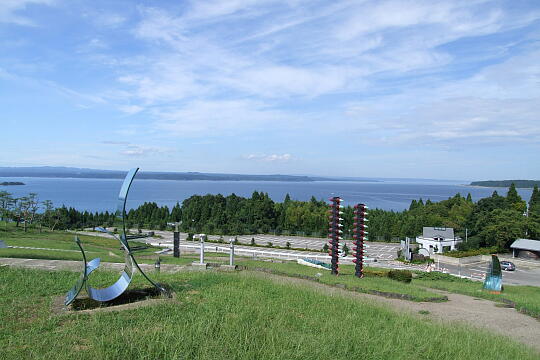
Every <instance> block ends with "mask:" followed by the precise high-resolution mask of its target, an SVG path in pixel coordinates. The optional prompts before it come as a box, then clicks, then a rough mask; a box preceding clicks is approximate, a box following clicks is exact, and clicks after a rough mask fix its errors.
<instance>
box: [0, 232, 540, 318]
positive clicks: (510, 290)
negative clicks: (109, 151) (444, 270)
mask: <svg viewBox="0 0 540 360" xmlns="http://www.w3.org/2000/svg"><path fill="white" fill-rule="evenodd" d="M73 238H74V235H73V234H71V233H67V232H62V231H55V232H41V233H40V232H38V231H36V230H30V231H28V232H26V233H25V232H23V231H22V230H18V231H15V230H14V229H13V228H12V227H11V228H8V231H5V230H4V227H3V226H0V240H3V241H4V242H5V243H6V244H8V245H12V246H29V247H40V248H51V249H57V250H32V249H16V248H9V249H0V257H19V258H34V259H60V260H77V261H78V260H81V254H80V253H79V252H78V247H77V245H76V244H75V242H74V241H73ZM80 238H81V241H82V243H83V246H84V248H85V251H86V252H87V253H88V258H95V257H100V258H101V260H102V261H105V262H123V261H124V258H123V252H122V251H121V250H120V249H119V244H118V241H117V240H115V239H112V238H110V237H96V236H84V235H83V236H80ZM58 250H75V251H69V252H68V251H58ZM157 250H159V248H153V247H150V248H148V249H146V250H142V251H138V252H136V254H135V255H136V258H137V260H138V261H139V262H140V263H154V262H155V260H156V259H157V255H156V254H155V251H157ZM160 259H161V262H162V263H164V264H178V265H186V264H189V263H191V262H193V261H194V260H197V259H198V255H197V254H190V255H188V254H183V255H182V256H181V258H179V259H177V258H174V257H172V256H160ZM207 259H208V261H210V262H216V263H226V262H227V254H216V253H209V254H208V256H207ZM237 263H238V264H240V265H244V266H247V267H248V268H250V269H256V268H265V269H269V270H271V271H275V272H278V273H279V274H281V275H287V276H294V277H303V276H309V277H312V278H317V279H318V281H319V282H320V283H323V284H328V285H337V284H341V285H343V286H345V287H346V288H347V289H349V290H354V291H359V292H366V293H373V292H374V291H378V292H387V293H394V294H403V295H405V296H407V297H408V298H409V300H414V301H433V300H435V301H437V299H439V301H442V298H441V295H440V294H436V293H434V292H432V291H430V288H432V289H439V290H445V291H449V292H454V293H460V294H465V295H469V296H474V297H479V298H484V299H488V300H494V301H501V302H502V301H504V300H509V301H512V302H514V303H515V305H516V308H517V309H518V310H520V311H523V312H524V313H527V314H529V315H531V316H534V317H537V318H540V288H538V287H532V286H505V289H504V292H503V293H502V294H499V295H495V294H490V293H489V292H487V291H484V290H482V283H480V282H473V281H468V280H464V279H459V278H456V277H453V276H450V275H444V274H438V273H432V275H426V274H425V273H424V274H423V275H422V274H419V275H420V277H419V278H415V279H413V281H412V283H410V284H405V283H400V282H397V281H394V280H390V279H388V278H385V277H380V276H375V275H377V274H379V275H380V274H384V273H385V272H386V271H387V270H385V269H377V268H373V267H367V268H366V273H367V276H366V277H365V278H364V279H361V280H359V279H357V278H355V277H354V276H353V273H354V270H353V266H351V265H341V266H340V270H341V272H340V276H338V277H335V276H332V275H330V274H329V271H326V270H322V269H315V268H310V267H307V266H302V265H298V264H296V263H295V262H284V263H277V262H275V263H274V262H266V261H253V260H248V259H246V258H241V257H238V258H237ZM317 274H321V275H320V276H317Z"/></svg>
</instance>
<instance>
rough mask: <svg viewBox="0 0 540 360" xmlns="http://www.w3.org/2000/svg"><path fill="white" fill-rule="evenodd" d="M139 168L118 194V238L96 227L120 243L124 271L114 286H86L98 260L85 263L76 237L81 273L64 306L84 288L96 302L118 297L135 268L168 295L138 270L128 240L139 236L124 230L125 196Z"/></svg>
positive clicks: (125, 180) (129, 280)
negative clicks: (123, 255)
mask: <svg viewBox="0 0 540 360" xmlns="http://www.w3.org/2000/svg"><path fill="white" fill-rule="evenodd" d="M138 170H139V168H133V169H131V170H130V171H129V172H128V174H127V175H126V177H125V179H124V182H123V184H122V188H121V189H120V193H119V195H118V207H117V209H116V214H115V215H116V217H117V219H119V220H121V221H122V229H121V232H120V236H119V237H118V236H116V235H115V234H113V233H112V232H110V231H108V230H107V229H105V228H101V227H98V228H96V230H98V231H101V232H104V233H107V234H109V235H111V236H113V237H114V238H115V239H117V240H118V241H120V245H121V246H122V249H123V250H124V253H125V266H124V270H123V271H122V274H121V275H120V277H119V278H118V280H116V282H115V283H114V284H112V285H111V286H108V287H106V288H101V289H97V288H93V287H91V286H90V285H89V284H88V277H89V276H90V274H91V273H92V271H94V270H96V269H97V268H98V267H99V265H100V261H101V260H100V259H99V258H96V259H93V260H91V261H90V262H88V263H87V262H86V254H85V253H84V249H83V247H82V245H81V241H80V239H79V238H78V237H77V236H76V237H75V242H76V243H77V245H78V246H79V249H80V250H81V253H82V256H83V262H84V264H83V265H84V267H83V272H82V274H81V276H80V278H79V280H77V282H76V283H75V285H73V287H72V288H71V289H70V290H69V291H68V293H67V295H66V298H65V300H64V304H65V305H69V304H71V303H72V302H73V301H74V300H75V298H76V297H77V295H78V294H79V293H80V292H81V290H82V289H83V288H84V287H85V286H86V291H87V293H88V296H89V297H90V298H91V299H94V300H97V301H102V302H104V301H110V300H113V299H115V298H117V297H118V296H120V295H121V294H122V293H124V291H126V289H127V288H128V286H129V284H130V283H131V280H132V278H133V274H134V270H135V268H137V270H139V271H140V273H141V274H142V275H143V276H144V277H145V278H146V280H148V281H149V282H150V283H151V284H152V285H154V286H155V287H156V289H158V290H159V292H160V293H162V294H164V295H169V293H168V292H167V290H166V289H165V288H163V287H162V286H161V285H159V284H157V283H156V282H154V281H152V279H150V278H149V277H148V276H147V275H146V274H145V273H144V271H142V269H141V268H140V266H139V264H138V263H137V261H136V260H135V258H134V257H133V252H132V250H131V248H130V247H129V243H128V239H136V238H140V236H132V235H130V236H128V235H127V229H126V201H127V196H128V192H129V188H130V187H131V183H132V182H133V179H134V178H135V175H136V174H137V171H138Z"/></svg>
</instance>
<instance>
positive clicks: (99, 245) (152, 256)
mask: <svg viewBox="0 0 540 360" xmlns="http://www.w3.org/2000/svg"><path fill="white" fill-rule="evenodd" d="M78 236H79V238H80V239H81V243H82V246H83V249H84V251H85V253H86V256H87V258H88V260H90V259H93V258H96V257H99V258H100V259H101V261H103V262H124V252H123V250H121V249H120V242H119V241H118V240H116V239H114V238H112V237H110V236H108V235H104V236H88V235H78ZM74 238H75V234H73V233H68V232H65V231H42V232H39V231H36V230H33V229H32V230H29V231H27V232H24V231H22V230H15V229H14V228H9V230H8V231H5V230H3V229H0V240H2V241H4V243H5V244H6V245H9V246H21V247H34V248H41V249H19V248H7V249H0V257H13V258H28V259H49V260H77V261H80V260H81V259H82V255H81V252H80V250H79V247H78V246H77V244H76V243H75V241H74ZM138 245H142V244H141V243H138V242H132V243H131V246H132V247H134V246H138ZM42 249H47V250H42ZM159 250H162V248H159V247H153V246H148V248H147V249H144V250H140V251H135V257H136V259H137V261H138V262H140V263H143V264H145V263H146V264H151V263H154V262H155V261H156V259H157V258H158V255H157V254H156V253H155V252H156V251H159ZM226 256H228V255H227V254H213V253H212V254H211V255H209V256H208V258H209V259H211V258H216V259H215V261H216V262H220V260H219V258H223V261H222V262H224V261H225V260H226V259H225V258H226ZM159 257H160V260H161V262H162V263H163V264H177V265H184V264H189V263H191V262H192V261H193V260H197V259H198V258H199V257H198V255H186V254H183V255H182V257H181V258H179V259H177V258H174V257H172V256H159ZM211 261H214V260H211Z"/></svg>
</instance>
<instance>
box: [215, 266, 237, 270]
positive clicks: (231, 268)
mask: <svg viewBox="0 0 540 360" xmlns="http://www.w3.org/2000/svg"><path fill="white" fill-rule="evenodd" d="M219 268H220V269H221V270H225V271H234V270H236V269H238V265H221V266H220V267H219Z"/></svg>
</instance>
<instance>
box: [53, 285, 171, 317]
mask: <svg viewBox="0 0 540 360" xmlns="http://www.w3.org/2000/svg"><path fill="white" fill-rule="evenodd" d="M64 299H65V297H64V296H57V297H55V298H54V299H53V304H52V311H53V314H93V313H97V312H109V311H123V310H132V309H137V308H140V307H144V306H153V305H158V304H163V303H166V302H177V298H176V294H175V293H171V297H166V296H163V295H162V294H161V293H160V292H159V291H158V290H157V289H156V288H144V289H134V290H128V291H126V292H124V293H123V294H122V295H120V296H119V297H117V298H116V299H113V300H111V301H106V302H99V301H96V300H93V299H90V298H88V297H82V296H81V297H78V298H77V299H75V301H73V303H72V304H70V305H68V306H65V305H64Z"/></svg>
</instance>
